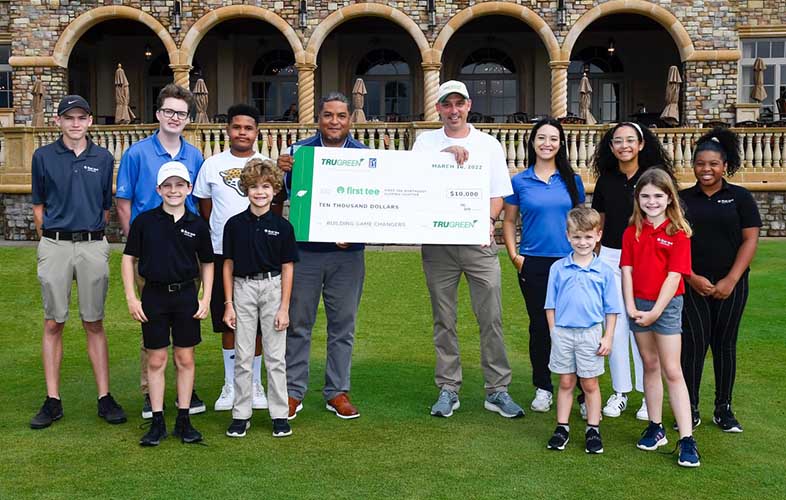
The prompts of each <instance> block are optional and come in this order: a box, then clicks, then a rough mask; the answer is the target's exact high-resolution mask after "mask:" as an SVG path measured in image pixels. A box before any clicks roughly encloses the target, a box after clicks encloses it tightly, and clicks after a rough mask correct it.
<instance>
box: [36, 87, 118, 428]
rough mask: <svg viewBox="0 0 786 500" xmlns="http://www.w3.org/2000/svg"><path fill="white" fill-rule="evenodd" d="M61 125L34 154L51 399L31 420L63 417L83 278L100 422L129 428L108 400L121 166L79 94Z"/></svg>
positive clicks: (83, 311)
mask: <svg viewBox="0 0 786 500" xmlns="http://www.w3.org/2000/svg"><path fill="white" fill-rule="evenodd" d="M55 122H56V123H57V125H58V127H60V131H61V133H62V135H61V136H60V137H59V138H58V139H57V141H55V142H53V143H51V144H47V145H46V146H42V147H40V148H38V149H37V150H36V151H35V152H34V153H33V169H32V173H33V186H32V193H33V219H34V221H35V227H36V231H37V232H38V236H39V238H40V242H39V244H38V280H39V281H40V282H41V295H42V296H43V303H44V335H43V341H42V343H43V347H42V349H41V352H42V356H41V357H42V360H43V365H44V378H45V379H46V392H47V397H46V400H45V401H44V404H43V406H42V407H41V410H40V411H39V412H38V413H37V414H36V415H35V416H34V417H33V418H32V420H31V421H30V427H32V428H33V429H43V428H45V427H49V426H50V425H52V422H54V421H55V420H59V419H60V418H62V416H63V405H62V402H61V401H60V364H61V362H62V360H63V328H64V327H65V322H66V320H67V319H68V305H69V302H70V299H71V284H72V282H73V280H74V279H76V285H77V290H78V292H79V316H80V317H81V319H82V326H83V327H84V329H85V333H86V334H87V354H88V356H89V358H90V363H91V364H92V365H93V375H94V376H95V382H96V387H97V389H98V416H99V417H102V418H103V419H105V420H106V421H107V422H109V423H110V424H120V423H123V422H125V421H126V415H125V413H124V412H123V409H122V408H121V407H120V405H118V404H117V402H116V401H115V400H114V398H113V397H112V395H111V394H110V393H109V351H108V349H107V342H106V332H105V331H104V325H103V319H104V302H105V301H106V294H107V289H108V286H109V243H107V241H106V238H105V237H104V227H105V226H106V223H107V221H108V220H109V209H110V208H111V206H112V171H113V168H114V159H113V157H112V154H111V153H110V152H109V151H107V150H106V149H104V148H102V147H100V146H97V145H96V144H93V142H92V141H91V140H90V139H89V138H88V137H87V129H88V127H89V126H90V125H91V124H92V123H93V117H92V115H91V114H90V105H89V104H88V103H87V101H85V100H84V99H83V98H82V97H80V96H78V95H70V96H66V97H64V98H63V100H62V101H60V105H59V106H58V108H57V117H56V118H55Z"/></svg>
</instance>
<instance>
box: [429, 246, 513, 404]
mask: <svg viewBox="0 0 786 500" xmlns="http://www.w3.org/2000/svg"><path fill="white" fill-rule="evenodd" d="M421 255H422V257H423V271H424V272H425V273H426V284H427V285H428V290H429V294H430V295H431V310H432V314H433V316H434V350H435V351H436V355H437V364H436V368H435V370H434V382H435V383H436V384H437V387H439V388H441V389H448V390H451V391H456V392H458V390H459V388H460V387H461V358H460V356H459V345H458V336H457V335H456V308H457V305H458V304H457V303H458V293H457V292H458V284H459V280H460V279H461V274H462V273H464V275H465V276H466V277H467V282H468V283H469V293H470V298H471V300H472V310H473V311H474V313H475V318H477V321H478V326H480V364H481V367H482V369H483V378H484V380H485V385H484V387H485V389H486V392H487V393H488V394H492V393H494V392H499V391H507V390H508V385H509V384H510V379H511V371H510V364H509V363H508V356H507V353H506V352H505V342H504V339H503V334H502V299H501V292H500V286H501V276H500V268H499V260H498V259H497V246H496V244H492V245H491V246H490V247H481V246H477V245H423V247H422V248H421Z"/></svg>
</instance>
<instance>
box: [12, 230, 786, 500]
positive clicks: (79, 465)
mask: <svg viewBox="0 0 786 500" xmlns="http://www.w3.org/2000/svg"><path fill="white" fill-rule="evenodd" d="M119 257H120V254H119V252H117V251H115V252H113V254H112V287H111V290H110V294H109V299H108V304H107V307H108V313H107V320H106V326H107V331H108V335H109V338H110V340H109V348H110V356H111V374H112V392H113V394H114V395H115V397H116V398H117V399H118V401H119V402H120V403H121V404H122V405H123V406H124V407H125V409H126V410H127V412H128V413H129V415H130V417H131V418H130V419H129V422H128V423H126V424H123V425H120V426H109V425H108V424H106V423H104V422H103V421H102V420H100V419H99V418H98V417H97V416H96V406H95V385H94V383H93V377H92V372H91V370H90V366H89V363H88V361H87V355H86V352H85V347H84V334H83V333H82V331H81V328H80V326H79V322H78V321H75V320H74V319H72V321H70V322H69V323H68V325H67V326H66V334H65V344H66V345H65V357H64V361H63V371H62V379H63V384H62V386H63V389H62V398H63V402H64V411H65V417H64V418H63V420H61V421H59V422H57V423H55V425H53V426H52V427H51V428H49V429H45V430H42V431H33V430H31V429H30V428H29V427H28V421H29V419H30V417H31V416H32V415H33V414H34V413H35V412H36V411H37V410H38V407H39V406H40V404H41V402H42V401H43V397H44V395H45V389H44V381H43V373H42V369H41V363H40V349H41V348H40V335H41V322H42V321H41V317H42V313H41V299H40V295H39V290H38V283H37V281H36V274H35V250H34V249H33V248H9V247H3V248H0V262H1V263H2V264H1V265H0V282H2V283H3V287H2V291H0V304H1V305H2V314H0V374H2V380H3V381H2V391H1V392H0V394H2V404H0V431H2V432H0V452H1V453H2V455H3V456H2V460H0V498H33V497H35V498H110V497H117V498H196V497H203V498H219V497H222V498H260V497H270V498H379V497H387V498H457V497H458V498H522V499H529V498H612V499H621V498H679V497H687V498H692V499H697V498H732V497H745V498H759V499H765V498H785V497H786V478H785V477H786V476H785V474H784V471H786V453H784V451H783V444H784V443H786V430H784V429H786V416H785V415H784V411H785V410H784V408H785V407H786V404H785V403H786V401H785V400H784V398H786V396H784V394H786V393H784V387H786V385H784V378H785V376H786V370H784V366H785V365H784V360H786V342H784V331H786V313H785V312H784V304H786V287H784V286H783V283H784V281H783V280H784V275H786V242H783V241H778V242H775V241H767V242H763V243H762V244H761V248H760V250H759V253H758V256H757V258H756V261H755V263H754V266H753V273H752V277H751V282H752V286H751V296H750V300H749V303H748V310H747V313H746V316H745V319H744V321H743V326H742V333H741V335H740V342H739V349H738V360H739V363H738V377H737V386H736V390H735V395H736V397H735V409H736V411H737V415H738V417H739V419H740V421H741V422H742V423H743V425H744V426H745V432H744V433H743V434H739V435H727V434H723V433H722V432H720V431H719V430H718V429H717V427H715V426H714V425H713V424H712V423H711V411H712V408H711V405H712V388H713V376H712V369H711V363H708V365H707V368H708V369H707V372H706V376H705V386H704V387H705V389H704V401H703V404H702V408H701V410H702V415H703V417H704V423H703V424H702V425H701V427H699V428H698V430H697V432H696V437H697V440H698V443H699V447H700V451H701V453H702V464H703V465H702V467H701V468H699V469H697V470H686V469H682V468H680V467H678V466H677V465H676V456H674V455H665V454H659V453H646V452H642V451H639V450H637V449H636V447H635V442H636V440H637V439H638V437H639V433H640V432H641V430H642V429H643V425H642V423H641V422H639V421H637V420H635V419H634V417H633V413H634V411H630V410H629V411H627V412H626V413H624V414H623V416H622V417H620V418H618V419H608V418H607V419H606V420H605V421H604V422H603V423H602V426H601V432H602V434H603V437H604V445H605V449H606V452H605V454H603V455H601V456H587V455H585V453H584V449H583V439H582V437H583V432H582V431H583V424H582V423H581V420H580V418H579V416H578V410H577V409H576V408H574V413H573V416H572V422H571V423H572V424H573V429H574V433H573V434H574V436H573V438H574V439H573V441H571V443H570V444H569V445H568V449H567V450H566V451H565V452H562V453H555V452H548V451H547V450H546V449H545V446H546V441H547V440H548V438H549V436H550V434H551V431H552V430H553V426H554V418H555V415H554V410H552V411H551V412H550V413H548V414H535V413H533V412H530V411H528V412H527V415H526V416H525V417H524V418H523V419H517V420H506V419H504V418H501V417H499V416H497V415H496V414H492V413H490V412H488V411H486V410H484V409H483V405H482V402H483V384H482V379H481V373H480V369H479V348H478V334H477V327H476V324H475V321H474V318H473V316H472V312H471V309H470V307H469V299H468V294H467V287H466V284H465V283H462V287H461V292H462V294H461V302H460V335H461V342H462V344H461V345H462V348H463V350H462V353H463V362H464V388H463V390H462V392H461V402H462V406H461V408H460V409H459V410H458V411H456V413H455V414H454V416H453V417H452V418H450V419H436V418H433V417H431V416H430V415H429V413H428V410H429V407H430V405H431V404H432V402H433V400H434V399H435V397H436V395H437V389H436V388H435V387H434V384H433V362H434V353H433V347H432V343H431V314H430V306H429V301H428V293H427V290H426V287H425V281H424V278H423V274H422V270H421V265H420V256H419V253H417V252H372V251H369V252H367V253H366V262H367V271H366V273H367V277H366V282H365V293H364V295H363V301H362V304H361V308H360V317H359V323H358V333H357V340H356V344H355V355H354V363H353V374H352V375H353V376H352V380H353V391H352V398H353V401H354V402H355V403H356V404H357V406H358V408H359V410H360V412H361V414H362V416H361V418H359V419H357V420H353V421H341V420H339V419H337V418H336V417H335V416H333V414H332V413H329V412H327V411H326V410H325V409H324V405H323V402H322V400H321V396H320V389H321V381H322V377H321V374H322V373H323V368H324V354H325V334H324V325H325V322H324V317H323V313H322V312H320V319H319V321H318V323H317V326H316V328H315V333H314V350H313V352H312V360H313V362H312V372H311V373H312V376H311V389H312V390H311V391H310V392H309V394H308V396H307V398H306V400H305V401H304V406H305V408H304V410H303V411H302V412H301V413H300V415H299V416H298V418H297V419H296V420H294V421H293V422H292V423H293V431H294V435H293V436H292V437H290V438H287V439H274V438H273V437H272V436H271V434H270V422H269V419H268V416H267V413H266V412H259V413H257V414H256V415H255V417H254V419H253V424H252V427H251V429H250V431H249V433H248V435H247V437H246V438H245V439H229V438H226V437H225V436H224V431H225V429H226V427H227V425H228V424H229V421H230V418H231V417H230V414H229V413H228V412H223V413H216V412H213V411H212V410H210V409H209V410H208V412H207V413H206V414H203V415H198V416H196V417H194V418H193V421H194V424H195V426H196V427H197V428H198V429H199V430H200V431H202V433H203V434H204V435H205V438H206V439H205V442H206V444H207V446H193V445H191V446H189V445H183V444H181V443H180V442H178V441H177V440H176V439H173V438H170V439H167V440H166V441H164V442H163V443H162V445H161V446H159V447H158V448H153V449H142V448H141V447H140V446H139V445H138V439H139V437H140V436H141V435H142V434H143V433H144V431H142V430H140V429H139V428H138V425H139V424H140V423H141V422H142V420H141V418H140V417H139V412H140V410H141V404H142V399H141V397H140V395H139V392H138V387H137V384H138V378H139V376H138V371H139V360H138V348H139V331H140V330H139V326H138V325H137V324H135V323H134V322H133V321H132V320H131V319H130V317H129V315H128V313H127V309H126V306H125V301H124V298H123V291H122V286H121V281H120V272H119ZM501 258H502V264H503V265H502V268H503V272H504V276H503V282H504V290H503V294H504V296H503V306H504V324H505V332H506V334H507V345H508V353H509V357H510V360H511V363H512V365H513V374H514V377H513V384H512V386H511V388H510V392H511V394H512V396H513V397H514V398H515V399H517V400H518V401H519V403H521V404H522V406H525V407H526V408H528V407H529V401H530V400H531V398H532V396H533V388H532V386H531V384H530V368H529V360H528V355H527V336H528V334H527V332H526V325H527V319H526V313H525V310H524V305H523V301H522V299H521V296H520V293H519V290H518V286H517V284H516V278H515V275H514V273H513V272H512V268H511V266H510V265H509V262H508V259H507V258H506V257H504V256H503V257H501ZM71 316H72V318H75V319H78V312H77V310H76V309H73V308H72V313H71ZM203 335H204V340H203V342H202V344H201V345H200V346H199V347H198V349H197V376H196V379H197V387H198V390H199V394H200V395H201V396H202V397H203V398H204V399H205V400H206V401H207V402H208V404H209V407H210V408H212V403H213V401H214V400H215V398H216V397H217V395H218V392H219V391H220V388H221V385H222V383H223V368H222V360H221V354H220V341H219V338H218V336H217V335H214V334H212V333H211V332H209V323H208V322H205V323H204V325H203ZM170 371H171V368H170ZM168 380H169V381H170V382H172V380H173V379H172V377H171V372H170V376H169V378H168ZM173 385H174V384H172V383H170V386H169V389H168V391H167V394H168V396H167V401H169V402H170V407H171V401H172V400H173V399H174V391H173V390H172V387H173ZM778 388H780V389H778ZM602 389H603V391H604V400H605V396H607V395H608V391H609V390H610V382H609V378H608V375H606V376H604V377H603V379H602ZM639 402H640V401H639V397H638V396H634V397H633V398H632V402H631V406H633V410H635V409H636V408H638V404H639ZM167 420H168V424H169V425H170V426H171V425H172V421H173V415H172V414H169V415H168V417H167ZM667 424H668V425H671V419H670V418H668V419H667ZM668 436H669V438H670V440H671V442H672V443H673V442H674V441H676V435H675V433H674V432H672V431H669V433H668ZM670 450H671V446H669V451H670Z"/></svg>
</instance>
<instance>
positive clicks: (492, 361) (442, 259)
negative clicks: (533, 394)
mask: <svg viewBox="0 0 786 500" xmlns="http://www.w3.org/2000/svg"><path fill="white" fill-rule="evenodd" d="M436 107H437V112H438V113H439V116H440V118H441V120H442V125H443V126H442V128H440V129H438V130H433V131H429V132H424V133H422V134H421V135H420V136H418V138H417V140H416V141H415V144H414V146H413V147H412V150H413V151H443V152H447V153H451V154H452V155H454V156H455V158H456V163H458V164H463V163H464V162H466V161H467V160H469V159H470V157H472V158H473V159H474V160H476V161H483V162H484V163H485V164H486V165H488V168H489V171H490V174H489V177H490V179H489V180H490V185H489V197H490V200H489V205H490V214H491V219H490V220H489V222H488V224H489V243H488V244H487V245H480V246H478V245H423V246H422V249H421V253H422V258H423V270H424V272H425V274H426V284H427V285H428V289H429V294H430V296H431V309H432V314H433V317H434V349H435V351H436V357H437V361H436V368H435V370H434V374H435V377H434V380H435V383H436V385H437V387H439V389H440V392H439V397H438V398H437V402H436V403H435V404H434V405H433V406H432V408H431V414H432V415H434V416H438V417H450V416H451V415H453V410H455V409H457V408H458V407H459V406H460V405H459V398H458V391H459V389H460V387H461V381H462V380H461V379H462V376H461V360H460V358H459V345H458V336H457V335H456V308H457V301H458V296H457V289H458V284H459V280H460V279H461V274H462V273H463V274H464V275H465V276H466V277H467V282H468V283H469V290H470V297H471V300H472V309H473V311H474V312H475V317H476V318H477V321H478V326H479V327H480V359H481V367H482V369H483V378H484V380H485V390H486V399H485V401H484V407H485V408H486V409H487V410H489V411H493V412H496V413H499V414H500V415H502V416H503V417H506V418H515V417H522V416H524V410H522V409H521V407H520V406H519V405H518V404H516V403H515V402H514V401H513V399H511V397H510V395H509V394H508V386H509V385H510V381H511V370H510V363H509V362H508V357H507V353H506V350H505V342H504V339H503V334H502V299H501V276H500V267H499V260H498V259H497V245H496V243H495V241H494V224H495V222H496V219H497V217H498V216H499V213H500V211H501V210H502V199H503V198H504V197H505V196H508V195H510V194H512V193H513V188H512V187H511V183H510V175H509V174H508V167H507V162H506V161H505V155H504V153H503V151H502V146H501V145H500V143H499V142H497V140H496V139H494V138H493V137H491V136H490V135H488V134H485V133H483V132H480V131H479V130H477V129H475V127H473V126H472V125H471V124H469V123H467V115H468V114H469V111H470V109H471V108H472V100H471V99H470V98H469V92H468V91H467V86H466V85H464V83H462V82H459V81H455V80H451V81H447V82H445V83H443V84H442V85H440V87H439V93H438V96H437V105H436Z"/></svg>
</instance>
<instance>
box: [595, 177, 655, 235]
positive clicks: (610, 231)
mask: <svg viewBox="0 0 786 500" xmlns="http://www.w3.org/2000/svg"><path fill="white" fill-rule="evenodd" d="M642 172H643V170H642V169H641V168H639V169H638V170H637V171H636V173H635V174H633V177H631V178H630V179H628V176H627V175H625V174H623V173H622V172H620V171H619V170H617V171H616V172H614V173H606V174H601V176H600V177H598V180H597V182H596V183H595V191H594V192H593V194H592V208H594V209H595V210H597V211H598V212H600V213H602V214H604V216H605V222H604V224H603V236H602V237H601V240H600V244H601V245H603V246H604V247H608V248H617V249H621V248H622V233H624V232H625V229H626V228H627V227H628V225H629V224H630V216H631V215H633V190H634V188H635V187H636V183H637V182H638V181H639V177H641V174H642Z"/></svg>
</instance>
